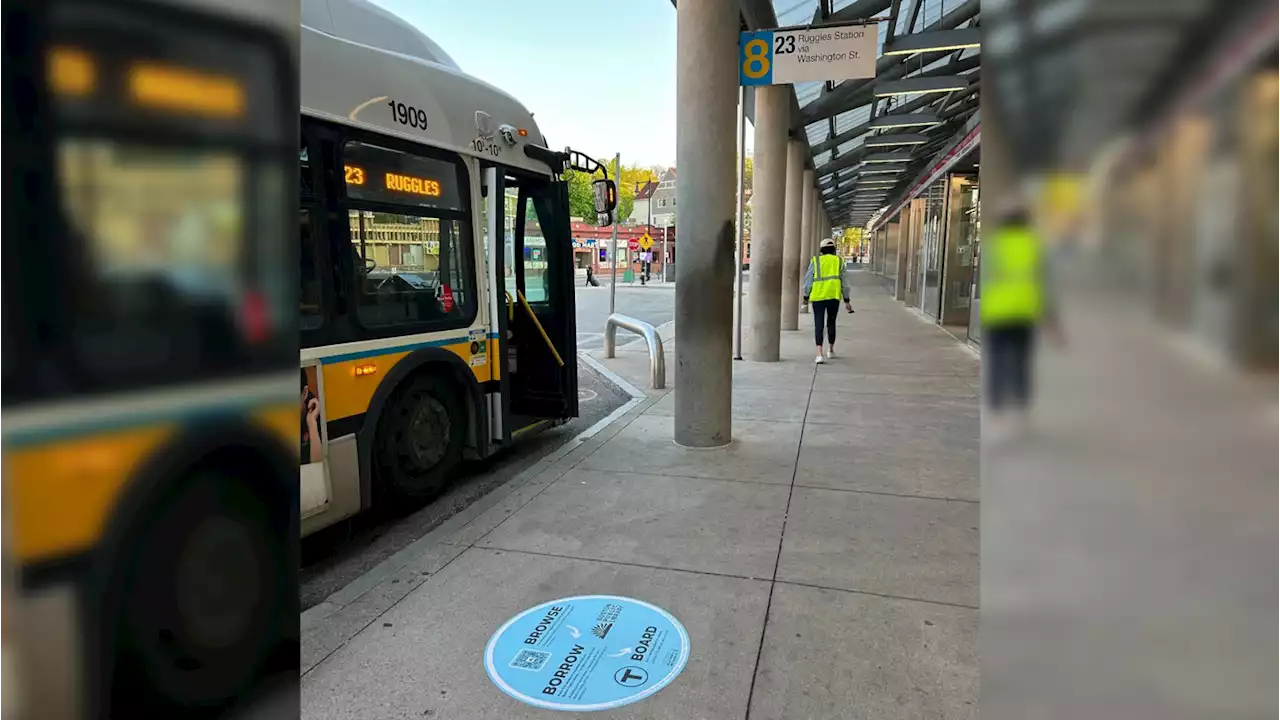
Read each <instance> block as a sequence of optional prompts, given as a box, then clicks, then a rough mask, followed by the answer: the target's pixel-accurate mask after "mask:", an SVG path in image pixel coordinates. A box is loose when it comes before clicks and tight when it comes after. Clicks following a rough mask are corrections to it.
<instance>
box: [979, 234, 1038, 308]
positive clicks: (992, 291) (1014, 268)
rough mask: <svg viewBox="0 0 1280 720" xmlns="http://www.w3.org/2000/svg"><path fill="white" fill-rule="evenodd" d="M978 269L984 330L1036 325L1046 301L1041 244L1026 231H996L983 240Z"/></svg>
mask: <svg viewBox="0 0 1280 720" xmlns="http://www.w3.org/2000/svg"><path fill="white" fill-rule="evenodd" d="M981 250H982V257H981V263H980V265H979V267H980V268H981V270H980V272H981V273H982V295H981V304H980V306H979V314H980V316H981V319H982V324H983V325H984V326H992V325H1006V324H1014V323H1026V322H1035V321H1037V320H1039V319H1040V313H1041V311H1042V309H1043V308H1042V303H1043V300H1042V298H1041V287H1040V270H1041V268H1040V262H1041V260H1040V242H1039V239H1038V238H1037V237H1036V235H1035V233H1034V232H1032V230H1031V229H1030V228H1026V227H1008V228H1004V229H1002V230H997V231H996V233H995V234H994V236H993V237H992V238H991V239H990V240H983V242H982V246H981Z"/></svg>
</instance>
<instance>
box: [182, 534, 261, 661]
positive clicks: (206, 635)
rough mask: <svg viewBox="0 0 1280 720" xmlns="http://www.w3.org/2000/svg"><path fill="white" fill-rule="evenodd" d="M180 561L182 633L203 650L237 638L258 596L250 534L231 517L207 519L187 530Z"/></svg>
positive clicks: (256, 555)
mask: <svg viewBox="0 0 1280 720" xmlns="http://www.w3.org/2000/svg"><path fill="white" fill-rule="evenodd" d="M182 559H183V561H182V562H181V563H180V564H179V565H178V569H177V571H178V577H177V581H178V582H177V599H178V603H177V605H178V618H179V622H180V623H181V625H182V627H183V629H184V635H185V636H186V637H188V638H189V639H190V640H192V641H194V642H195V643H196V644H197V645H198V646H201V647H205V648H215V647H220V646H226V645H232V644H235V643H236V642H239V641H240V640H241V639H242V638H243V637H244V635H245V634H246V633H247V632H249V630H250V627H251V626H252V624H253V617H254V612H255V607H256V606H257V605H258V604H259V602H260V600H261V595H262V588H261V587H260V585H259V582H258V577H259V570H260V568H261V564H262V558H261V557H260V553H259V551H258V548H257V547H256V546H255V543H254V542H253V539H252V532H251V531H250V530H249V529H248V528H247V527H245V526H244V525H243V524H242V523H239V522H237V521H235V520H233V519H230V518H225V517H212V518H207V519H205V520H204V521H203V522H201V523H200V524H199V526H197V527H195V528H193V529H192V532H191V535H190V536H189V538H188V540H187V542H186V547H185V548H184V549H183V552H182Z"/></svg>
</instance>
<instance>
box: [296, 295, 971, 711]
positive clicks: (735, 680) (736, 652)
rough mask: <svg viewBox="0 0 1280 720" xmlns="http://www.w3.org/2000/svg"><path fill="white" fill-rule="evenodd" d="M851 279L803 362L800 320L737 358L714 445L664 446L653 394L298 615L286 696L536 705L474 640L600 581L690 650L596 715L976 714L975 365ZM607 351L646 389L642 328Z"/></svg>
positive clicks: (430, 706) (668, 429)
mask: <svg viewBox="0 0 1280 720" xmlns="http://www.w3.org/2000/svg"><path fill="white" fill-rule="evenodd" d="M857 277H858V285H859V287H858V288H856V291H855V301H854V302H855V308H856V309H857V310H858V312H857V314H855V315H845V314H841V316H840V331H841V333H842V335H841V337H842V339H841V340H840V341H839V343H838V344H837V350H838V351H839V352H840V357H838V358H836V359H835V360H834V361H832V362H831V363H828V364H826V365H823V366H820V367H815V366H814V364H813V349H812V347H811V345H810V343H811V341H812V335H811V330H808V329H805V330H801V331H799V332H794V333H785V334H784V337H783V340H782V357H783V360H782V362H779V363H760V364H749V363H735V364H734V383H733V400H734V402H733V414H734V423H733V432H734V442H733V443H732V444H731V445H729V446H728V447H725V448H718V449H712V450H688V449H683V448H680V447H677V446H676V445H675V444H674V443H673V442H672V429H673V428H672V422H673V418H672V414H673V408H674V394H673V391H672V390H670V389H668V390H664V391H657V392H654V391H649V392H648V393H647V394H646V397H645V398H644V399H643V400H642V401H641V402H640V403H639V404H638V405H637V406H635V407H634V408H633V409H632V410H631V411H629V412H628V413H626V414H625V415H624V416H623V417H622V418H621V419H620V420H619V421H617V422H615V423H613V424H612V425H610V426H609V427H608V428H607V429H605V430H604V431H602V432H600V433H599V434H598V435H596V436H594V437H592V438H590V439H588V440H587V441H585V442H584V443H582V444H581V445H579V446H578V447H576V448H574V449H572V450H571V451H569V452H567V453H564V454H562V455H560V456H557V457H553V458H550V459H549V461H548V462H547V463H545V464H544V465H543V466H542V467H540V468H539V469H538V471H537V472H536V473H533V474H531V475H530V476H529V477H528V478H526V479H525V480H524V481H522V482H520V483H511V484H509V486H508V487H504V488H503V493H502V495H501V496H498V497H494V498H492V499H491V500H489V501H488V502H486V503H484V504H483V505H482V506H477V507H476V508H475V509H474V510H473V511H471V512H468V513H464V514H462V515H459V516H458V517H456V518H454V519H453V520H452V521H450V522H449V523H446V524H445V525H443V526H441V527H440V528H438V529H437V531H435V532H434V533H433V537H429V538H424V540H423V542H422V544H421V546H420V549H421V553H420V555H419V556H418V557H417V558H416V559H415V560H413V561H412V562H410V563H408V564H407V565H406V566H405V567H404V568H403V569H402V570H401V571H399V572H397V573H394V574H393V576H389V577H385V578H384V579H382V580H381V581H380V582H379V583H377V584H375V585H369V584H365V585H359V584H357V585H356V587H354V588H352V589H351V591H350V592H349V593H347V594H348V595H350V596H351V597H347V598H344V599H345V600H346V601H347V602H346V603H345V604H344V605H342V606H341V607H339V606H338V605H336V604H335V605H333V606H331V607H330V608H329V609H327V610H326V609H323V608H322V609H320V610H319V611H317V612H314V613H312V614H311V616H310V617H309V618H304V639H303V649H302V656H303V663H302V665H303V673H304V674H303V678H302V716H303V717H307V718H389V717H397V718H398V717H406V718H407V717H415V718H417V717H428V718H468V719H471V718H476V719H481V718H502V719H504V720H505V719H507V718H543V717H551V716H552V713H551V712H549V711H545V710H539V709H536V708H533V707H530V706H526V705H523V704H521V703H519V702H517V701H515V700H513V699H511V698H509V697H507V696H506V695H504V694H503V693H502V692H500V691H499V690H498V689H497V688H496V687H495V686H494V685H493V684H492V682H491V681H490V680H489V678H488V677H487V675H486V673H485V669H484V667H483V664H482V654H483V650H484V646H485V643H486V641H487V640H488V638H489V636H490V634H491V633H493V632H494V630H496V629H497V628H498V627H499V626H500V625H501V624H502V623H503V622H505V621H506V620H507V619H508V618H510V617H512V616H513V615H515V614H517V613H519V612H521V611H522V610H524V609H526V608H529V607H532V606H534V605H536V604H538V603H541V602H545V601H548V600H553V599H555V598H559V597H565V596H571V595H579V594H591V593H604V594H617V595H623V596H629V597H634V598H637V599H641V600H644V601H647V602H650V603H653V604H655V605H658V606H659V607H662V608H664V609H666V610H667V611H669V612H671V613H672V614H673V615H674V616H675V617H677V618H678V619H679V620H680V621H681V622H682V623H683V624H684V626H685V628H686V629H687V630H688V633H689V636H690V639H691V647H692V653H691V657H690V660H689V663H688V665H687V667H686V668H685V669H684V671H683V673H682V674H681V675H680V676H679V677H678V678H677V679H676V680H675V682H673V683H672V684H671V685H670V686H668V687H666V688H665V689H663V690H661V691H660V692H658V693H657V694H656V695H653V696H652V697H650V698H648V699H646V700H643V701H641V702H639V703H635V704H632V705H628V706H625V707H622V708H618V709H616V710H611V711H606V712H602V713H599V715H600V716H601V717H607V718H655V719H656V718H670V719H671V720H677V719H678V720H693V719H702V718H705V719H711V718H716V719H719V718H735V719H740V718H744V717H747V716H748V715H749V717H751V718H759V719H763V718H779V719H781V718H832V719H835V718H840V719H844V718H877V719H879V718H904V719H906V718H912V719H914V718H975V717H977V715H978V705H977V701H978V664H977V663H978V650H977V628H978V610H977V605H978V599H979V598H978V522H979V520H978V518H979V509H978V504H977V502H976V499H977V497H978V443H979V439H978V429H979V411H978V362H977V359H976V357H974V356H973V355H972V354H971V352H970V351H969V350H968V349H966V348H964V347H962V346H961V345H960V344H958V343H957V342H956V341H955V340H954V339H952V338H951V337H950V336H948V335H946V334H945V333H944V332H942V331H941V330H940V329H938V328H937V327H934V326H930V325H927V324H925V323H923V322H920V321H919V320H918V319H917V318H916V317H914V316H913V315H912V313H911V311H909V310H907V309H905V308H903V307H902V306H901V305H899V304H897V303H895V302H894V301H893V300H892V299H891V298H890V297H889V296H887V295H885V294H884V292H883V290H881V289H880V287H879V285H878V283H875V281H874V279H872V278H869V277H866V276H862V275H859V276H857ZM864 283H866V284H865V285H864ZM668 334H669V333H668ZM667 352H668V354H669V357H668V364H667V368H668V387H669V388H671V387H674V388H677V390H676V392H678V387H679V382H680V378H679V375H680V372H679V360H680V358H679V349H678V343H677V342H672V341H668V343H667ZM603 362H604V365H605V366H606V367H607V368H608V369H609V370H611V371H613V372H614V373H617V374H618V375H619V376H620V377H621V378H622V379H624V380H626V381H628V382H629V383H630V384H632V385H634V386H636V387H640V388H644V383H645V381H646V380H647V374H648V370H647V359H646V354H645V352H644V349H643V347H641V346H631V347H629V348H625V349H623V350H621V351H620V352H619V355H618V358H617V359H615V360H609V361H603ZM326 613H327V614H326Z"/></svg>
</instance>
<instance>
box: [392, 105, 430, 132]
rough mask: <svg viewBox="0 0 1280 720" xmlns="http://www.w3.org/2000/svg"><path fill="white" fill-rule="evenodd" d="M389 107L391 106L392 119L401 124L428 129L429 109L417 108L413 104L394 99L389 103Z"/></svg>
mask: <svg viewBox="0 0 1280 720" xmlns="http://www.w3.org/2000/svg"><path fill="white" fill-rule="evenodd" d="M387 107H389V108H391V119H392V120H395V121H396V122H398V123H400V124H401V125H408V126H409V127H412V128H418V129H419V130H426V129H427V111H426V110H423V109H421V108H416V107H414V106H412V105H405V104H404V103H402V102H396V101H395V100H392V101H390V102H388V103H387Z"/></svg>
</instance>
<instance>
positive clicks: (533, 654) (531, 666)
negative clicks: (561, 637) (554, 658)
mask: <svg viewBox="0 0 1280 720" xmlns="http://www.w3.org/2000/svg"><path fill="white" fill-rule="evenodd" d="M550 657H551V653H549V652H543V651H541V650H521V651H520V652H518V653H516V657H515V659H514V660H512V661H511V667H513V668H515V669H517V670H535V671H536V670H541V669H542V666H543V665H546V664H547V660H548V659H549V658H550Z"/></svg>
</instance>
